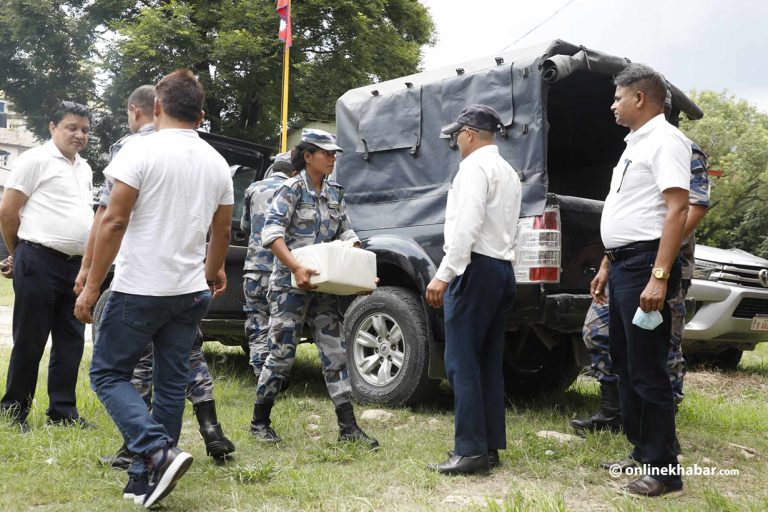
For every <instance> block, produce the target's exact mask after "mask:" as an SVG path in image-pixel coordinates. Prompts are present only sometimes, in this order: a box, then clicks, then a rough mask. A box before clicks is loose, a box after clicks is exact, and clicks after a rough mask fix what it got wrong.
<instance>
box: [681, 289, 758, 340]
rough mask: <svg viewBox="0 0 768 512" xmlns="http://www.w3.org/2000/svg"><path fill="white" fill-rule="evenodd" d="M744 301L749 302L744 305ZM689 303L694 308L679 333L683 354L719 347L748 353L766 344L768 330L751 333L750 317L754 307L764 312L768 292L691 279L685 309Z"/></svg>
mask: <svg viewBox="0 0 768 512" xmlns="http://www.w3.org/2000/svg"><path fill="white" fill-rule="evenodd" d="M745 299H751V300H749V301H748V302H745ZM691 302H694V303H695V307H694V314H693V317H692V318H691V319H690V320H689V321H688V323H686V325H685V331H684V333H683V351H684V352H686V353H688V352H690V353H694V352H711V351H714V350H716V349H721V348H735V349H739V350H752V349H754V348H755V345H756V344H758V343H762V342H768V331H753V330H752V316H750V315H751V312H752V311H755V306H756V307H757V310H756V311H758V312H760V311H768V289H766V290H762V289H760V288H753V287H746V286H738V285H730V286H729V285H726V284H722V283H718V282H712V281H704V280H701V279H694V280H693V281H692V282H691V288H690V289H689V290H688V297H687V300H686V303H687V304H686V306H689V305H690V303H691ZM746 305H749V306H750V307H745V306H746ZM740 306H741V307H740Z"/></svg>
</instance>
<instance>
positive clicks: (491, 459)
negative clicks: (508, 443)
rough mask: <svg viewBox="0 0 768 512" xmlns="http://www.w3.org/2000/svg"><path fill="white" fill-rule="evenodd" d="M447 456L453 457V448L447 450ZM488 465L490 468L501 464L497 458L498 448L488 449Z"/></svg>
mask: <svg viewBox="0 0 768 512" xmlns="http://www.w3.org/2000/svg"><path fill="white" fill-rule="evenodd" d="M448 457H453V450H448ZM488 465H489V466H491V467H492V468H497V467H499V466H501V460H499V450H496V449H495V448H494V449H491V450H488Z"/></svg>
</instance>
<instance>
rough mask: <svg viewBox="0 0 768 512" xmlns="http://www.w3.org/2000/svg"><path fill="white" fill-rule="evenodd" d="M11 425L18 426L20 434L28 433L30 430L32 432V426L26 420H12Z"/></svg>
mask: <svg viewBox="0 0 768 512" xmlns="http://www.w3.org/2000/svg"><path fill="white" fill-rule="evenodd" d="M12 425H13V426H14V427H18V428H19V431H20V432H21V433H22V434H29V433H31V432H32V427H30V426H29V423H27V420H21V421H19V420H13V423H12Z"/></svg>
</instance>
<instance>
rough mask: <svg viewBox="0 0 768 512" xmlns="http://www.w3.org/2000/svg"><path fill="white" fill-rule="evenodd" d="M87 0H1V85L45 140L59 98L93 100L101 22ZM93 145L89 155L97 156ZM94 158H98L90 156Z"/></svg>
mask: <svg viewBox="0 0 768 512" xmlns="http://www.w3.org/2000/svg"><path fill="white" fill-rule="evenodd" d="M88 4H89V2H88V1H87V0H70V1H61V0H35V1H34V2H30V1H28V0H3V1H2V2H0V40H1V41H2V42H3V51H2V52H0V90H3V91H4V92H5V94H6V95H7V96H8V98H9V99H10V100H11V101H12V102H13V107H14V110H15V111H16V112H18V113H19V114H21V115H22V116H24V118H25V119H26V122H27V126H28V128H29V129H30V131H32V133H34V134H35V135H36V136H37V137H38V138H39V139H46V138H48V137H49V133H48V127H47V126H48V121H49V118H50V115H51V112H52V111H53V110H54V107H55V106H56V104H57V103H58V102H59V101H62V100H73V101H77V102H79V103H84V104H87V105H93V104H94V100H95V97H96V95H95V86H94V81H93V78H94V71H95V68H94V62H93V59H92V57H93V48H94V42H95V40H96V37H97V36H98V32H97V30H96V27H97V26H98V25H99V23H100V21H99V20H98V18H97V17H94V16H91V15H90V13H89V11H88ZM96 146H97V145H90V146H89V148H88V151H87V155H86V157H89V156H90V157H93V156H95V155H96V154H97V153H98V151H97V150H96ZM90 159H93V158H90Z"/></svg>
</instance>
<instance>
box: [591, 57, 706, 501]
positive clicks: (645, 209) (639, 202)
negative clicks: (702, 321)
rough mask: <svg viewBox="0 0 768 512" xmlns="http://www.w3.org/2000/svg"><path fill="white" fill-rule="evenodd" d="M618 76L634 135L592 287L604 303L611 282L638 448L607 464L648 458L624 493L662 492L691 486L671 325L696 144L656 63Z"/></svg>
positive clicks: (622, 393)
mask: <svg viewBox="0 0 768 512" xmlns="http://www.w3.org/2000/svg"><path fill="white" fill-rule="evenodd" d="M614 83H615V84H616V95H615V97H614V102H613V105H612V106H611V110H612V111H613V113H614V115H615V116H616V122H617V123H618V124H620V125H622V126H626V127H628V128H629V129H630V133H629V135H627V137H626V139H625V140H626V142H627V148H626V149H625V150H624V153H623V154H622V155H621V158H620V159H619V164H618V165H617V166H616V167H615V168H614V170H613V178H612V180H611V187H610V191H609V192H608V197H607V198H606V200H605V206H604V207H603V215H602V220H601V223H600V233H601V236H602V239H603V245H604V246H605V248H606V257H605V258H603V262H602V264H601V267H600V270H599V271H598V273H597V275H596V276H595V278H594V280H593V281H592V284H591V293H592V298H593V299H594V300H595V301H596V302H598V303H600V304H602V303H604V302H605V300H606V297H605V286H606V284H607V285H608V288H609V295H610V297H611V300H610V306H609V308H610V309H609V311H610V313H609V316H610V320H609V339H610V351H611V360H612V362H613V366H614V369H615V371H616V374H617V375H618V376H619V400H620V403H621V414H622V424H623V427H624V432H625V434H626V436H627V439H628V440H629V441H630V442H631V443H632V445H633V446H634V450H633V452H632V454H631V455H630V456H629V457H627V458H625V459H623V460H621V461H618V462H615V463H606V464H603V465H602V467H604V468H606V469H611V468H615V467H618V468H621V469H625V468H627V467H629V466H633V465H635V464H636V463H641V464H644V465H645V466H646V475H645V476H643V477H642V478H639V479H637V480H634V481H632V482H630V483H629V484H628V485H627V486H626V487H625V490H626V491H627V492H629V493H631V494H637V495H642V496H660V495H662V494H666V493H669V492H674V491H678V490H680V489H682V487H683V481H682V479H681V477H680V473H679V469H680V467H679V465H678V464H677V455H676V450H675V446H676V444H677V440H676V437H675V404H674V399H673V394H672V387H671V384H670V380H669V376H668V374H667V354H668V352H669V344H670V332H671V313H670V307H669V305H668V304H667V300H668V299H670V298H672V297H673V296H674V295H675V294H676V293H677V289H678V287H679V286H680V261H679V260H678V258H677V255H678V252H679V250H680V243H681V241H682V235H683V228H684V226H685V222H686V217H687V212H688V190H689V187H690V181H691V171H690V162H691V146H690V143H689V142H688V140H687V139H686V138H685V136H684V135H683V134H682V133H681V132H680V131H679V130H678V129H677V128H675V127H674V126H672V125H671V124H669V123H668V122H667V121H666V119H665V118H664V99H665V96H666V91H667V84H666V81H665V79H664V77H663V76H661V75H660V74H659V73H658V72H656V71H654V70H653V69H651V68H649V67H648V66H644V65H642V64H629V65H628V66H627V67H626V68H625V69H624V70H623V71H622V72H621V73H619V75H618V76H616V78H615V80H614ZM609 261H610V265H609ZM658 311H660V312H661V316H662V319H663V321H662V323H661V324H660V325H657V326H656V327H655V328H654V327H652V326H651V325H648V324H646V326H645V328H643V327H640V326H639V325H638V324H640V325H642V324H643V321H642V319H643V313H645V314H647V313H651V312H658ZM636 316H637V317H638V319H639V320H638V324H636V323H634V318H635V317H636ZM613 471H615V469H612V472H613Z"/></svg>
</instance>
